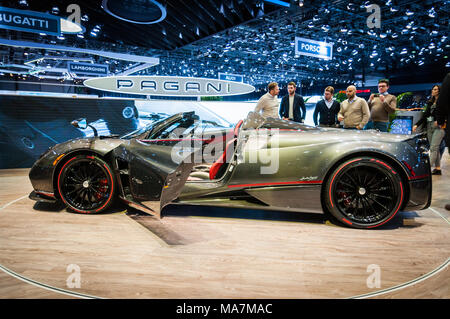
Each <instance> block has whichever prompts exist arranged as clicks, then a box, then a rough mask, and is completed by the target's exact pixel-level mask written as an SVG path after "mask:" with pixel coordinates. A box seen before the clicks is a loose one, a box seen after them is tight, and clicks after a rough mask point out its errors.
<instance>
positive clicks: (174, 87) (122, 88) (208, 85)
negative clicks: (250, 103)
mask: <svg viewBox="0 0 450 319" xmlns="http://www.w3.org/2000/svg"><path fill="white" fill-rule="evenodd" d="M84 85H85V86H87V87H90V88H93V89H97V90H102V91H108V92H116V93H127V94H140V95H164V96H225V95H239V94H246V93H251V92H253V91H255V88H254V87H253V86H252V85H249V84H245V83H238V82H233V81H224V80H216V79H204V78H189V77H175V76H110V77H102V78H92V79H88V80H85V81H84Z"/></svg>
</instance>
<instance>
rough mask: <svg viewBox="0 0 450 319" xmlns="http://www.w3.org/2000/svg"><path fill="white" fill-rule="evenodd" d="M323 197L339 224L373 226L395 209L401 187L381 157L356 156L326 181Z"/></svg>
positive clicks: (397, 178)
mask: <svg viewBox="0 0 450 319" xmlns="http://www.w3.org/2000/svg"><path fill="white" fill-rule="evenodd" d="M325 191H326V192H325V193H324V200H325V203H326V206H327V209H328V211H329V212H330V213H331V214H332V215H333V216H334V217H335V218H337V219H338V220H339V221H341V222H342V223H344V224H346V225H349V226H352V227H356V228H374V227H378V226H381V225H383V224H385V223H387V222H388V221H390V220H391V219H392V218H393V217H394V216H395V215H396V214H397V212H398V211H399V209H400V207H401V205H402V202H403V198H404V187H403V183H402V179H401V177H400V176H399V173H398V172H397V171H396V170H395V169H394V168H393V167H392V166H391V165H389V164H388V163H386V162H385V161H383V160H381V159H377V158H370V157H360V158H353V159H349V160H347V161H345V162H344V163H342V164H340V165H339V166H338V167H337V168H336V169H335V170H334V171H333V172H332V174H331V175H330V177H329V178H328V180H327V183H326V187H325Z"/></svg>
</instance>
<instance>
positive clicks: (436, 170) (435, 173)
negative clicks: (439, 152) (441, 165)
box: [431, 169, 442, 175]
mask: <svg viewBox="0 0 450 319" xmlns="http://www.w3.org/2000/svg"><path fill="white" fill-rule="evenodd" d="M431 175H442V173H441V170H440V169H434V170H433V171H432V172H431Z"/></svg>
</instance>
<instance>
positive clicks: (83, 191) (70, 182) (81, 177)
mask: <svg viewBox="0 0 450 319" xmlns="http://www.w3.org/2000/svg"><path fill="white" fill-rule="evenodd" d="M57 187H58V193H59V196H60V198H61V200H62V201H63V202H64V203H65V204H66V205H67V206H68V207H69V208H70V209H71V210H73V211H75V212H78V213H85V214H89V213H99V212H102V211H104V210H106V209H107V208H108V207H110V206H111V204H112V202H113V199H114V193H115V183H114V176H113V174H112V170H111V168H110V166H109V165H108V164H107V163H106V162H105V161H104V160H102V159H100V158H99V157H97V156H94V155H76V156H74V157H72V158H70V159H69V160H68V161H66V162H65V163H64V165H63V166H62V168H61V170H60V171H59V173H58V179H57Z"/></svg>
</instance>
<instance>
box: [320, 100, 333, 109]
mask: <svg viewBox="0 0 450 319" xmlns="http://www.w3.org/2000/svg"><path fill="white" fill-rule="evenodd" d="M323 100H324V101H325V105H326V106H327V108H329V109H330V108H331V106H332V105H333V102H334V100H333V99H331V100H330V101H327V99H323Z"/></svg>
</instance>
